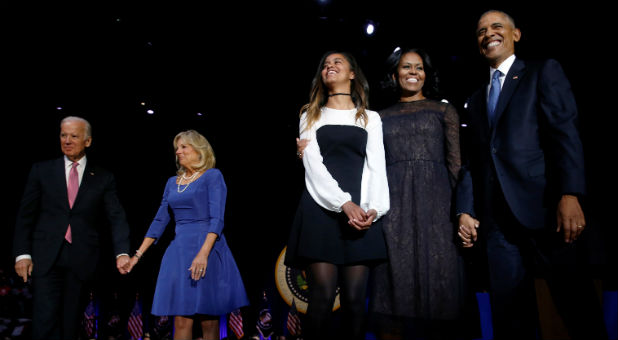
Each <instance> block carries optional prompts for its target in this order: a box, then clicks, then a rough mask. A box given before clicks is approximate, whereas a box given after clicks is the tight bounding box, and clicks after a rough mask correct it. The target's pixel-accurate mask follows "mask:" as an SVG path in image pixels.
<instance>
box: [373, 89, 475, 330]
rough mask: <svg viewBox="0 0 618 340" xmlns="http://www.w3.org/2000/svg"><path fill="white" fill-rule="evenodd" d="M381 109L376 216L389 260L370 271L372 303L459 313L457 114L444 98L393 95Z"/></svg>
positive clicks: (381, 309) (398, 311)
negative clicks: (386, 198) (380, 199)
mask: <svg viewBox="0 0 618 340" xmlns="http://www.w3.org/2000/svg"><path fill="white" fill-rule="evenodd" d="M380 115H381V117H382V122H383V132H384V147H385V151H386V165H387V177H388V185H389V190H390V203H391V206H390V211H389V212H388V214H386V215H385V217H384V221H383V230H384V235H385V238H386V245H387V252H388V260H389V261H388V263H384V264H382V265H380V266H378V267H377V268H375V270H374V272H373V277H372V284H373V285H372V287H371V291H372V294H371V295H372V298H371V310H372V312H375V313H381V314H385V315H394V316H398V317H405V318H414V319H425V320H456V319H459V317H460V316H461V312H462V308H463V304H464V300H465V297H464V295H465V294H466V293H465V287H464V273H463V260H462V258H461V256H460V253H459V252H460V249H459V248H458V246H457V244H456V242H457V241H456V238H455V236H456V225H455V224H454V223H453V221H454V218H453V213H452V211H451V202H452V196H453V195H452V194H453V189H454V185H455V183H456V175H457V173H458V171H459V168H460V164H461V162H460V151H459V116H458V114H457V111H456V109H455V107H454V106H452V105H451V104H448V103H444V102H439V101H435V100H429V99H425V100H420V101H415V102H400V103H397V104H395V105H393V106H391V107H389V108H387V109H385V110H383V111H381V112H380Z"/></svg>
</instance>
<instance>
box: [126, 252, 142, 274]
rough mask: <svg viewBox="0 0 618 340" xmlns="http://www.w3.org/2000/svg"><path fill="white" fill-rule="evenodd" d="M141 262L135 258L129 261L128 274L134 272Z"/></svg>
mask: <svg viewBox="0 0 618 340" xmlns="http://www.w3.org/2000/svg"><path fill="white" fill-rule="evenodd" d="M138 262H139V257H137V256H133V257H132V258H131V259H130V260H129V264H128V265H127V273H130V272H131V271H132V270H133V267H135V265H136V264H137V263H138Z"/></svg>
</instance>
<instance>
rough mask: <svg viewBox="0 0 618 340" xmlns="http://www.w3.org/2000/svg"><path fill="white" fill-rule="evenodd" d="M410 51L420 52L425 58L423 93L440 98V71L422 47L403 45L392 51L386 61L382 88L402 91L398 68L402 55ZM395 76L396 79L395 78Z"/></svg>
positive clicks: (396, 91) (398, 92)
mask: <svg viewBox="0 0 618 340" xmlns="http://www.w3.org/2000/svg"><path fill="white" fill-rule="evenodd" d="M410 52H414V53H416V54H418V55H419V56H420V57H421V59H422V60H423V66H424V69H425V84H424V85H423V89H422V91H423V95H424V96H425V97H427V98H431V99H440V98H441V92H440V78H439V76H438V71H437V70H436V69H435V68H434V66H433V63H432V62H431V58H430V57H429V54H427V52H426V51H425V50H423V49H421V48H412V47H402V48H397V49H395V51H393V53H391V55H390V56H389V57H388V58H387V59H386V62H385V68H386V74H385V76H384V80H383V81H382V83H381V86H382V88H383V89H385V90H388V91H391V92H393V93H397V94H400V93H401V87H400V86H399V81H398V71H397V68H398V67H399V61H400V60H401V56H402V55H404V54H406V53H410ZM393 76H394V78H395V79H393Z"/></svg>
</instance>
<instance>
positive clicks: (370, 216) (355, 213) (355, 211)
mask: <svg viewBox="0 0 618 340" xmlns="http://www.w3.org/2000/svg"><path fill="white" fill-rule="evenodd" d="M341 209H342V210H343V213H344V214H346V216H347V217H348V224H349V225H350V226H352V227H353V228H354V229H356V230H367V229H369V228H370V227H371V224H372V223H373V221H374V220H375V219H376V217H377V215H378V213H377V212H376V211H375V209H369V210H368V211H365V210H363V208H361V207H359V206H358V205H357V204H356V203H354V202H352V201H348V202H346V203H344V204H343V206H342V207H341Z"/></svg>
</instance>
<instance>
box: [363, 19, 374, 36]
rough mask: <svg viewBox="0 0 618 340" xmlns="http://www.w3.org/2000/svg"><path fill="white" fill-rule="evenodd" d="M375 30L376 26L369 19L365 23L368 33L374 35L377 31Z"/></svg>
mask: <svg viewBox="0 0 618 340" xmlns="http://www.w3.org/2000/svg"><path fill="white" fill-rule="evenodd" d="M375 30H376V27H375V25H374V24H373V21H368V22H367V24H366V25H365V33H367V35H373V33H375Z"/></svg>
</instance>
